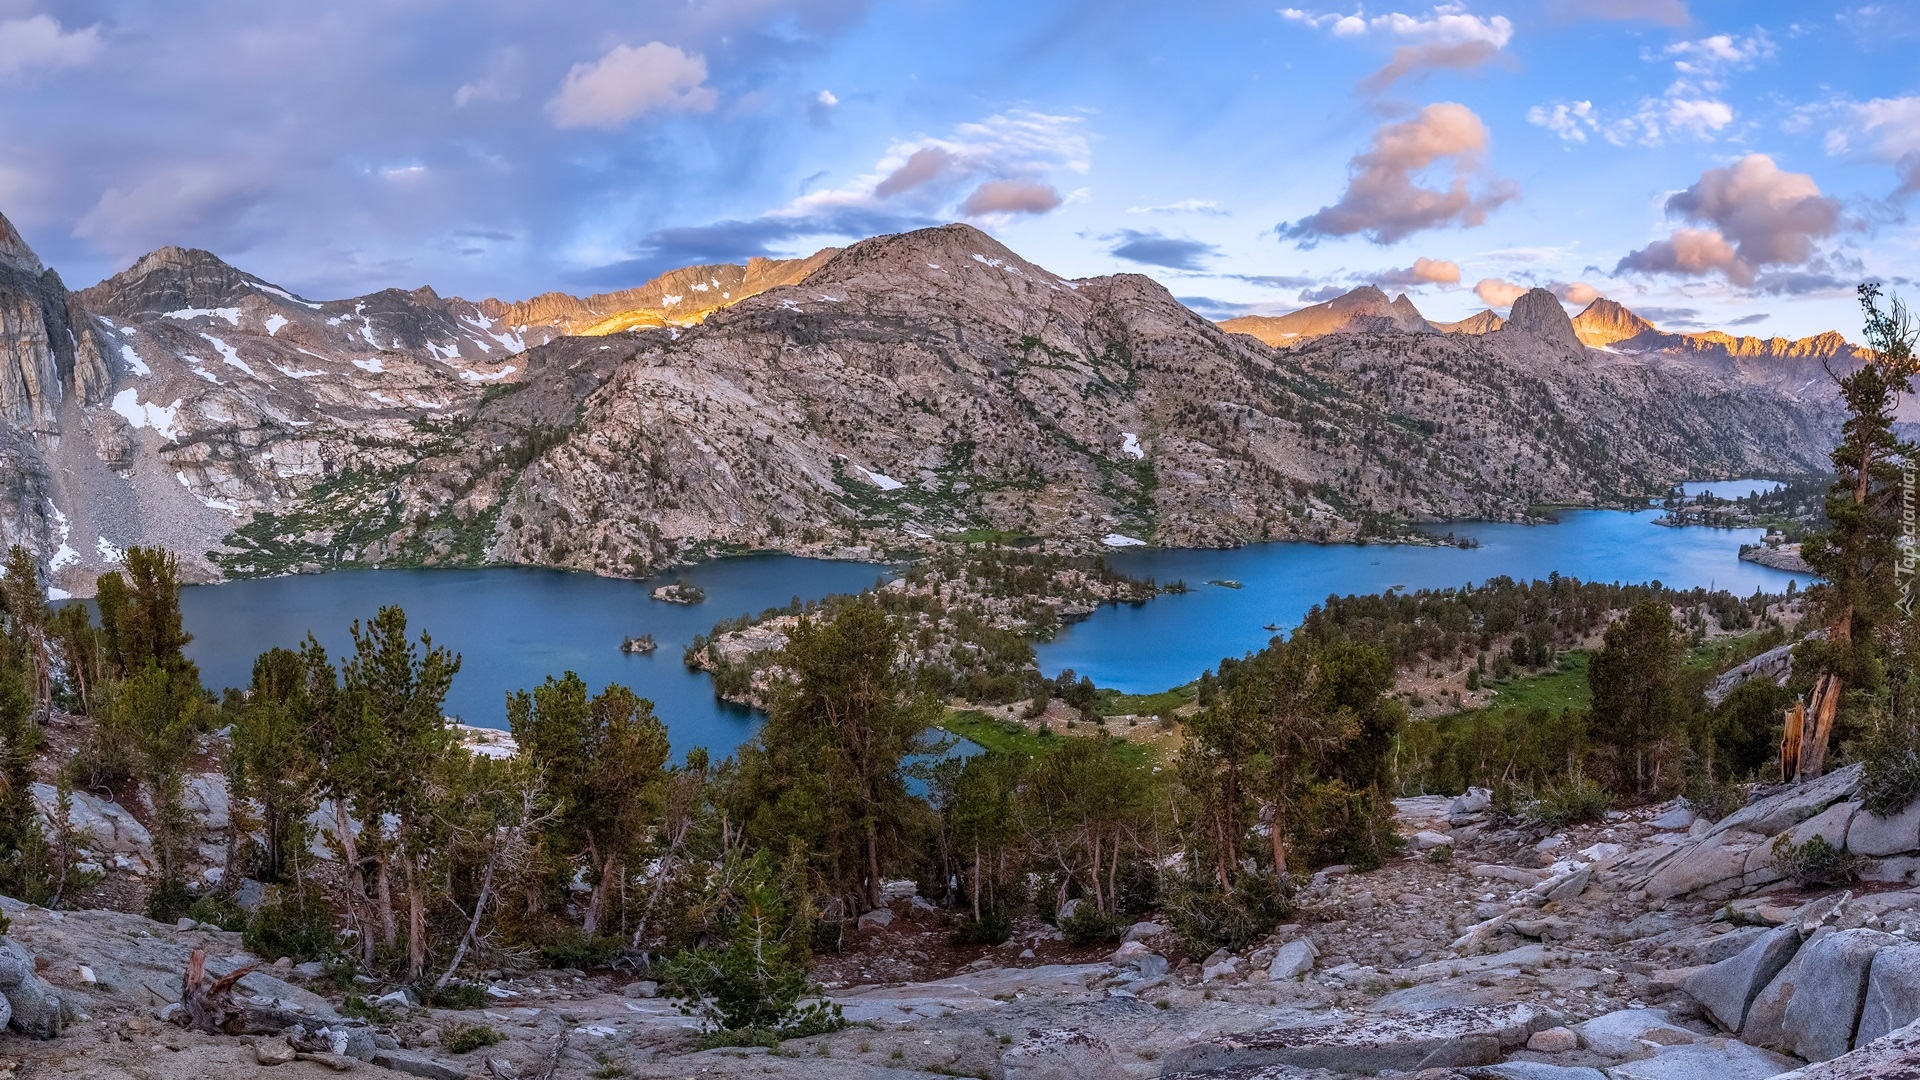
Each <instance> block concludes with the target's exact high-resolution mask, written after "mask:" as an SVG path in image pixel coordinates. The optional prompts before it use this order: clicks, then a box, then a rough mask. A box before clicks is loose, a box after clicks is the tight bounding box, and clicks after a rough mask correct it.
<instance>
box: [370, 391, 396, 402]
mask: <svg viewBox="0 0 1920 1080" xmlns="http://www.w3.org/2000/svg"><path fill="white" fill-rule="evenodd" d="M367 396H368V397H370V398H372V399H373V400H375V401H377V402H379V403H380V404H382V405H398V404H400V403H399V402H397V401H395V400H393V399H392V398H390V397H388V396H387V395H385V394H383V393H381V392H380V391H378V390H369V391H367Z"/></svg>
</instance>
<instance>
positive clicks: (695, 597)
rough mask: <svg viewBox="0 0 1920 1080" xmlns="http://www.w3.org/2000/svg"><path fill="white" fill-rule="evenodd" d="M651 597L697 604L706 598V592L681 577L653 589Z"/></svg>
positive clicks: (667, 601)
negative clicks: (671, 582)
mask: <svg viewBox="0 0 1920 1080" xmlns="http://www.w3.org/2000/svg"><path fill="white" fill-rule="evenodd" d="M653 598H654V599H655V600H662V601H665V602H666V603H669V604H698V603H700V602H702V601H704V600H705V599H706V598H707V592H706V590H705V589H702V588H701V587H700V586H698V585H695V584H693V583H692V582H690V581H687V580H685V579H684V578H683V579H681V580H679V581H676V582H674V583H673V584H671V585H662V586H660V587H659V588H657V589H655V590H653Z"/></svg>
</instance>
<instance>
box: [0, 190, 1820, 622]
mask: <svg viewBox="0 0 1920 1080" xmlns="http://www.w3.org/2000/svg"><path fill="white" fill-rule="evenodd" d="M702 286H704V288H703V287H702ZM1602 304H1605V305H1607V306H1604V307H1603V306H1602ZM1449 330H1450V331H1454V332H1443V331H1449ZM1608 335H1612V336H1611V337H1610V338H1609V337H1608ZM1596 338H1606V339H1607V340H1600V341H1598V342H1597V343H1596ZM1829 338H1831V340H1828V339H1829ZM1753 341H1755V339H1750V338H1731V337H1727V336H1725V335H1718V336H1715V335H1671V334H1663V333H1661V332H1660V331H1658V330H1656V329H1654V328H1653V327H1652V325H1651V324H1648V323H1646V322H1645V320H1638V319H1637V317H1634V316H1632V314H1631V313H1630V312H1627V311H1626V309H1624V308H1619V307H1618V305H1612V304H1611V302H1607V301H1597V302H1596V303H1595V304H1594V305H1593V306H1591V307H1589V308H1588V310H1587V311H1585V312H1583V313H1582V314H1581V316H1580V318H1579V319H1569V318H1568V316H1567V314H1566V312H1565V310H1564V309H1563V308H1562V307H1561V306H1560V303H1559V301H1558V300H1557V299H1555V298H1554V297H1553V296H1552V294H1550V293H1547V292H1545V291H1544V290H1534V291H1533V292H1531V293H1528V294H1527V295H1525V296H1522V297H1521V298H1519V300H1517V301H1516V302H1515V304H1514V306H1513V309H1512V312H1511V313H1510V314H1509V316H1508V317H1507V318H1506V319H1505V320H1501V319H1499V318H1498V317H1497V316H1494V315H1492V313H1491V312H1487V313H1482V315H1481V316H1476V317H1475V318H1474V319H1469V320H1466V321H1465V322H1464V323H1461V324H1454V325H1453V326H1451V327H1436V326H1435V325H1434V324H1432V323H1429V322H1428V321H1427V320H1426V319H1425V318H1424V317H1423V316H1421V315H1420V313H1419V311H1418V310H1417V309H1416V308H1415V307H1414V305H1413V304H1412V303H1411V301H1409V300H1408V299H1407V298H1406V297H1404V296H1402V297H1400V298H1398V299H1396V300H1392V301H1389V300H1387V298H1386V297H1385V295H1384V294H1382V293H1380V292H1379V290H1377V289H1373V288H1371V287H1366V288H1362V289H1358V290H1355V291H1354V292H1352V293H1349V294H1348V295H1347V296H1344V297H1341V298H1339V299H1336V300H1334V301H1331V302H1329V303H1328V304H1322V305H1316V307H1314V308H1309V309H1306V310H1305V311H1302V312H1296V313H1294V314H1293V315H1288V316H1283V317H1281V318H1278V319H1236V320H1231V321H1229V322H1227V323H1224V324H1219V325H1216V324H1214V323H1212V322H1209V321H1207V320H1206V319H1204V318H1202V317H1200V316H1198V315H1196V314H1195V313H1193V312H1192V311H1190V310H1188V309H1187V308H1185V307H1184V306H1182V305H1181V304H1180V303H1179V302H1178V301H1176V300H1175V299H1174V298H1173V297H1172V296H1171V295H1170V294H1169V293H1168V292H1167V291H1166V290H1165V289H1164V288H1163V287H1162V286H1160V285H1159V284H1158V283H1156V282H1154V281H1153V280H1151V279H1149V278H1146V277H1143V276H1140V275H1133V274H1119V275H1114V276H1109V277H1096V278H1085V279H1077V280H1068V279H1064V278H1061V277H1059V276H1057V275H1055V274H1053V273H1051V272H1049V271H1047V270H1045V269H1044V268H1041V267H1039V266H1036V265H1034V264H1032V263H1029V262H1027V261H1026V260H1024V259H1022V258H1020V257H1019V256H1018V255H1016V254H1015V253H1013V252H1012V251H1010V250H1008V249H1007V248H1005V247H1004V246H1002V245H1001V244H1000V243H998V242H997V241H995V240H994V239H993V238H991V237H989V236H987V235H986V234H984V233H982V232H979V231H978V230H976V229H973V228H971V227H969V226H965V225H949V226H943V227H940V228H934V229H924V230H920V231H917V232H911V233H904V234H899V235H894V236H882V237H876V238H873V239H870V240H865V241H862V242H860V243H857V244H854V245H851V246H849V247H847V248H845V249H843V250H836V249H829V250H826V251H822V252H820V253H818V254H816V255H814V256H812V257H810V258H807V259H800V260H754V261H752V262H750V263H748V264H747V265H745V266H725V265H722V266H704V267H690V268H687V269H684V270H677V271H673V272H672V273H670V274H667V275H664V276H663V277H661V278H659V279H656V280H655V281H652V282H649V283H647V284H646V285H643V286H641V287H639V288H637V289H632V290H626V291H624V292H619V293H609V294H603V295H600V296H592V297H585V298H576V297H572V296H568V295H565V294H557V293H556V294H547V295H544V296H540V297H535V298H533V299H531V300H527V301H522V302H518V303H506V302H501V301H496V300H483V301H478V302H472V301H466V300H461V299H457V298H445V297H441V296H439V295H438V294H436V293H435V292H434V291H433V290H432V289H429V288H421V289H415V290H411V291H404V290H398V289H394V290H387V291H384V292H379V293H374V294H371V295H368V296H364V297H356V298H352V299H347V300H332V301H314V300H308V299H306V298H303V297H300V296H297V295H295V294H294V293H293V292H291V291H289V290H287V289H284V288H281V287H279V286H277V285H274V284H272V283H270V282H267V281H264V280H262V279H260V278H258V277H255V276H253V275H250V274H247V273H245V272H243V271H240V270H238V269H236V268H234V267H232V266H229V265H228V264H226V263H225V262H223V261H222V260H220V259H219V258H217V257H215V256H214V255H212V254H209V253H207V252H204V251H188V250H182V249H179V248H163V249H161V250H159V251H156V252H153V253H152V254H149V255H147V256H145V257H143V258H142V259H140V260H139V261H138V262H136V263H135V264H134V265H133V266H132V267H131V268H129V269H128V270H126V271H125V272H123V273H120V274H117V275H115V276H114V277H112V278H110V279H108V280H106V281H104V282H101V283H100V284H98V285H95V286H93V287H91V288H88V289H85V290H82V291H80V292H69V291H68V290H67V289H66V288H65V286H64V285H63V283H62V282H61V281H60V279H59V276H58V275H57V274H56V273H54V272H53V271H51V270H48V269H46V268H45V267H43V266H42V265H41V264H40V261H39V260H38V259H37V258H36V257H35V256H34V255H33V253H32V251H31V250H30V249H29V248H28V246H27V245H26V244H25V242H24V241H23V240H21V238H20V237H19V235H18V233H16V232H15V231H14V230H13V228H12V226H11V225H9V224H6V222H5V219H4V218H0V469H3V470H4V473H0V541H5V542H16V541H17V542H22V543H25V544H27V545H28V546H29V547H31V548H32V549H33V550H34V551H36V552H37V553H39V554H40V555H41V556H42V558H43V559H44V560H45V564H46V566H47V568H48V570H49V572H50V573H51V575H52V580H53V581H54V582H55V583H56V585H57V587H58V589H59V590H60V591H62V592H67V593H72V594H76V595H77V594H82V593H85V592H88V591H90V590H91V582H92V580H93V577H94V575H96V574H97V573H99V572H100V571H101V570H102V569H105V568H107V567H109V566H112V565H113V564H114V563H115V562H116V561H117V558H118V553H119V552H120V551H121V550H122V549H124V548H125V547H126V546H128V545H130V544H160V545H164V546H167V547H169V548H172V549H173V550H175V551H178V552H180V553H181V555H182V560H183V564H184V565H185V567H186V569H187V570H188V572H189V573H190V574H191V575H192V576H194V577H195V578H196V579H199V580H213V579H217V578H220V577H236V576H253V575H263V574H274V573H284V572H298V571H316V570H322V569H328V568H333V567H343V566H367V565H387V566H393V565H423V564H456V565H476V564H483V563H506V564H529V565H546V566H560V567H569V568H575V569H580V570H588V571H592V572H595V573H600V574H609V575H625V576H638V575H643V574H646V573H650V572H653V571H656V570H658V569H659V568H661V567H663V566H666V565H670V564H672V563H674V562H676V561H680V560H685V559H689V558H697V557H701V556H703V555H708V554H713V553H718V552H723V551H729V550H741V549H755V548H772V549H779V550H785V551H792V552H796V553H802V554H815V555H838V556H855V557H858V556H874V555H878V554H881V553H884V552H891V551H897V550H901V549H906V548H916V547H918V548H924V547H927V546H929V545H932V544H935V543H938V542H939V541H940V540H941V539H942V538H947V539H953V538H964V537H968V536H984V535H1010V534H1018V535H1024V536H1030V537H1034V538H1038V539H1041V540H1045V541H1048V542H1050V543H1053V544H1055V545H1057V546H1061V547H1065V548H1073V549H1080V550H1088V549H1098V548H1102V547H1117V546H1126V545H1131V544H1134V543H1139V542H1147V543H1157V544H1165V545H1226V544H1236V543H1242V542H1247V541H1254V540H1261V539H1285V538H1299V539H1314V540H1343V539H1352V538H1356V537H1362V536H1383V535H1391V534H1394V533H1395V532H1398V531H1404V528H1405V523H1407V522H1413V521H1433V520H1444V519H1452V518H1463V517H1478V518H1495V519H1504V520H1521V519H1525V518H1527V517H1528V515H1529V512H1530V511H1529V508H1530V507H1531V506H1535V505H1538V504H1542V503H1551V504H1560V505H1595V506H1600V505H1621V504H1624V503H1625V502H1627V501H1630V500H1634V499H1637V498H1639V497H1641V496H1644V495H1646V494H1649V493H1652V492H1656V491H1660V490H1663V489H1664V488H1665V487H1666V486H1668V485H1670V484H1672V483H1674V482H1676V481H1678V480H1681V479H1684V478H1687V477H1689V476H1694V475H1731V474H1776V475H1777V474H1792V473H1805V472H1810V471H1814V470H1817V469H1819V468H1820V467H1821V465H1822V462H1823V457H1824V454H1825V452H1826V448H1827V446H1828V445H1829V443H1830V441H1831V439H1832V437H1833V434H1834V432H1835V431H1836V430H1837V426H1838V422H1839V417H1840V412H1839V409H1838V407H1837V404H1836V401H1835V398H1834V395H1833V393H1832V391H1831V389H1830V387H1829V386H1828V384H1827V381H1826V375H1825V372H1824V370H1823V368H1822V367H1821V363H1822V361H1828V360H1836V359H1837V360H1839V361H1841V362H1843V363H1844V362H1848V361H1849V360H1850V359H1851V358H1854V357H1855V355H1856V354H1855V353H1854V352H1853V351H1852V347H1851V346H1848V345H1847V344H1846V343H1845V342H1844V340H1841V339H1839V337H1838V335H1824V336H1823V337H1821V338H1814V339H1808V340H1807V341H1806V342H1798V343H1789V345H1790V346H1791V347H1776V346H1774V345H1772V344H1765V345H1764V346H1756V345H1750V344H1748V343H1750V342H1753Z"/></svg>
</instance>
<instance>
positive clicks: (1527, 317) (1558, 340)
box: [1498, 289, 1586, 356]
mask: <svg viewBox="0 0 1920 1080" xmlns="http://www.w3.org/2000/svg"><path fill="white" fill-rule="evenodd" d="M1498 333H1500V334H1503V335H1514V334H1522V335H1525V336H1526V337H1529V338H1532V339H1534V340H1535V341H1538V342H1542V343H1545V344H1547V345H1550V346H1552V347H1554V348H1558V349H1564V350H1566V351H1568V352H1570V353H1571V354H1573V355H1576V356H1578V355H1584V354H1585V352H1586V348H1585V346H1583V345H1581V344H1580V338H1579V336H1578V335H1577V334H1575V333H1574V331H1573V320H1572V319H1569V318H1568V317H1567V309H1566V308H1563V307H1561V306H1560V298H1559V297H1557V296H1555V295H1553V294H1552V293H1551V292H1548V291H1547V290H1545V289H1528V290H1527V291H1526V292H1525V293H1522V294H1521V296H1520V298H1519V299H1517V300H1515V301H1514V302H1513V310H1511V311H1509V312H1508V313H1507V321H1506V323H1505V324H1504V325H1503V326H1501V327H1500V329H1499V331H1498Z"/></svg>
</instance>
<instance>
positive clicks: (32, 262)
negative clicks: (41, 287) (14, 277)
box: [0, 214, 46, 274]
mask: <svg viewBox="0 0 1920 1080" xmlns="http://www.w3.org/2000/svg"><path fill="white" fill-rule="evenodd" d="M0 266H10V267H13V268H14V269H16V270H23V271H25V272H27V273H29V274H38V273H41V272H43V271H44V270H45V269H46V267H44V266H41V265H40V257H39V256H38V255H35V254H34V253H33V249H32V248H30V247H28V246H27V242H26V241H25V240H23V239H21V238H20V230H18V229H16V228H14V227H13V222H11V221H8V220H7V216H6V215H5V214H0Z"/></svg>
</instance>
